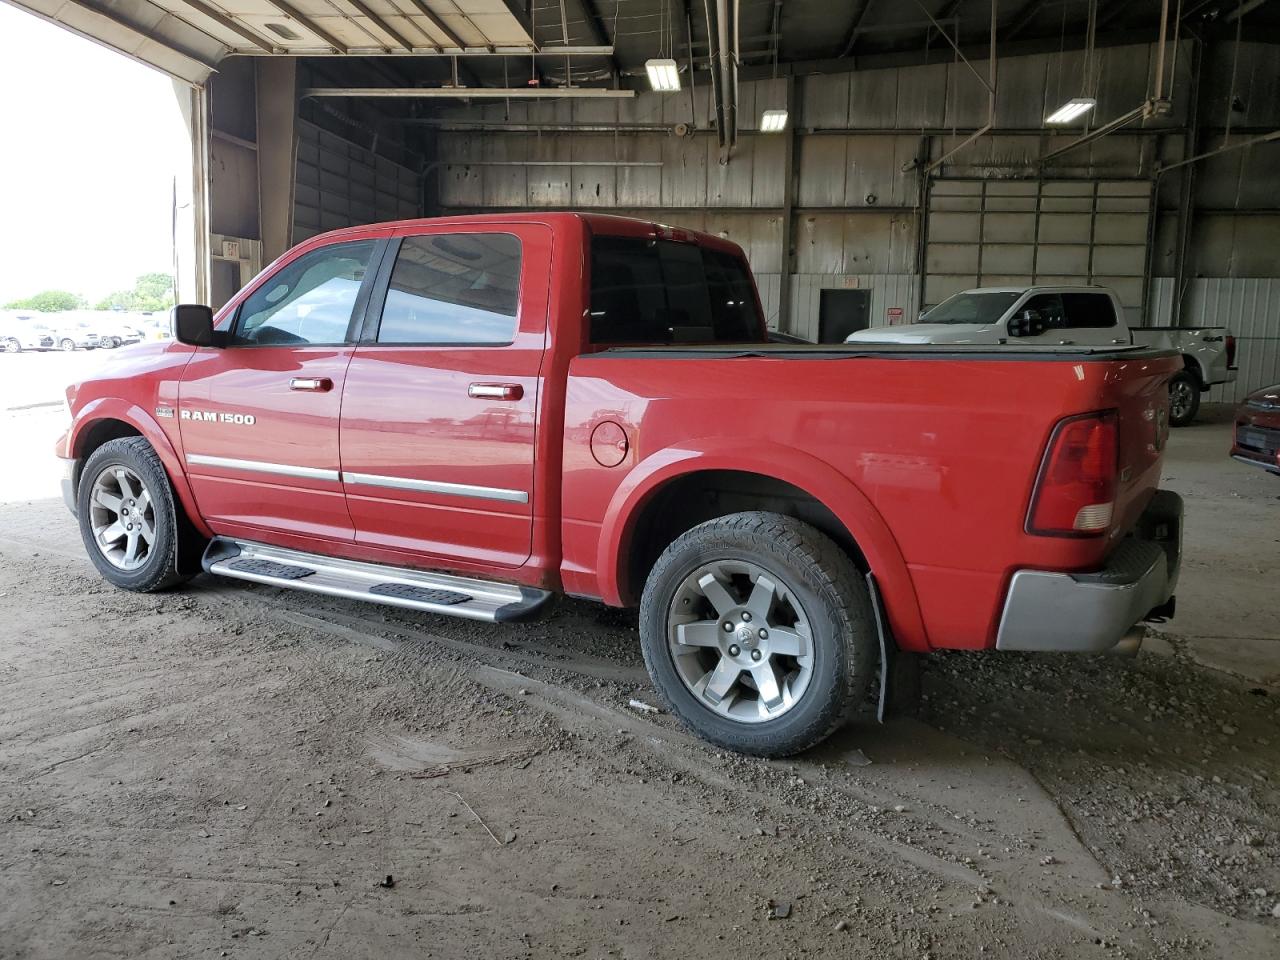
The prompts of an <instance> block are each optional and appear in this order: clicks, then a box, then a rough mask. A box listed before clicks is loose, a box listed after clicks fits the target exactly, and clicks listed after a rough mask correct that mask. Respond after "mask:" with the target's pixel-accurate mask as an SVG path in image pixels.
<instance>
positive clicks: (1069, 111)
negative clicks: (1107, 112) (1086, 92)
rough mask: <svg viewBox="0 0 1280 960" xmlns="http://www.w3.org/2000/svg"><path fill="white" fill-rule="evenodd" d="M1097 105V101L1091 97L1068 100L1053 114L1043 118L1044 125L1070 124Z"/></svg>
mask: <svg viewBox="0 0 1280 960" xmlns="http://www.w3.org/2000/svg"><path fill="white" fill-rule="evenodd" d="M1097 105H1098V101H1097V100H1095V99H1093V97H1076V98H1075V99H1074V100H1068V101H1067V102H1066V103H1064V104H1063V105H1062V106H1060V107H1059V108H1058V109H1057V110H1055V111H1053V113H1051V114H1049V115H1048V116H1047V117H1045V118H1044V122H1045V123H1070V122H1071V121H1072V120H1075V119H1076V118H1077V117H1082V116H1084V115H1085V114H1086V113H1088V112H1089V111H1090V110H1092V109H1093V108H1094V107H1096V106H1097Z"/></svg>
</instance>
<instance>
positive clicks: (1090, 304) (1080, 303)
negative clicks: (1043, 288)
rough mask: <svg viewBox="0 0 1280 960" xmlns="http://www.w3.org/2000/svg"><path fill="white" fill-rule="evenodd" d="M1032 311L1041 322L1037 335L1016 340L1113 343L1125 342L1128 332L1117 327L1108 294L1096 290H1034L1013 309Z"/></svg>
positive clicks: (1047, 342) (1054, 342)
mask: <svg viewBox="0 0 1280 960" xmlns="http://www.w3.org/2000/svg"><path fill="white" fill-rule="evenodd" d="M1026 309H1031V310H1035V311H1037V312H1038V313H1039V314H1040V317H1041V319H1042V320H1043V321H1044V323H1045V331H1044V333H1042V334H1040V335H1039V336H1037V337H1023V338H1022V339H1021V340H1020V341H1019V342H1020V343H1046V344H1064V343H1066V344H1090V345H1098V346H1114V345H1118V344H1122V343H1128V342H1129V336H1128V334H1129V331H1128V328H1126V327H1121V326H1120V324H1119V320H1118V318H1117V316H1116V310H1115V304H1114V303H1113V302H1112V300H1111V297H1110V295H1109V294H1107V293H1105V292H1102V291H1099V292H1097V293H1093V292H1091V291H1090V292H1072V291H1066V290H1064V291H1062V292H1061V293H1038V294H1035V295H1034V296H1032V297H1031V298H1030V299H1028V300H1027V302H1026V303H1024V304H1023V305H1022V306H1020V307H1019V308H1018V310H1017V311H1016V312H1019V313H1020V312H1021V311H1023V310H1026Z"/></svg>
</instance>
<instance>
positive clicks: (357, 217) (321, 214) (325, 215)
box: [293, 120, 421, 243]
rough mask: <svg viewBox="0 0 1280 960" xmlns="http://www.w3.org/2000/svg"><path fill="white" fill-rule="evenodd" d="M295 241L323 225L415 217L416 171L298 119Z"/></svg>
mask: <svg viewBox="0 0 1280 960" xmlns="http://www.w3.org/2000/svg"><path fill="white" fill-rule="evenodd" d="M297 127H298V159H297V165H296V168H295V182H296V186H295V189H294V207H293V242H294V243H299V242H301V241H302V240H305V239H307V238H308V237H312V236H315V235H316V234H317V233H322V232H324V231H326V230H335V229H338V228H339V227H349V226H353V225H356V224H363V223H377V222H378V221H381V220H403V219H407V218H410V217H416V216H418V215H419V211H420V206H421V202H420V198H419V178H418V174H417V173H416V172H414V171H413V170H410V169H409V168H408V167H402V166H400V165H399V164H395V163H392V162H391V161H389V160H387V159H386V158H385V157H379V156H375V155H374V154H372V153H370V152H369V151H368V150H366V149H365V148H364V147H362V146H360V145H359V144H355V143H352V142H351V141H349V140H344V139H343V138H342V137H339V136H335V135H334V134H332V133H330V132H328V131H327V130H321V129H320V128H319V127H317V126H315V125H314V124H310V123H307V122H305V121H302V120H299V121H298V125H297Z"/></svg>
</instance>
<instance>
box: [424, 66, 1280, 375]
mask: <svg viewBox="0 0 1280 960" xmlns="http://www.w3.org/2000/svg"><path fill="white" fill-rule="evenodd" d="M1155 52H1156V51H1155V47H1154V45H1151V44H1143V45H1135V46H1125V47H1112V48H1108V49H1104V50H1101V51H1098V53H1097V56H1098V58H1099V64H1098V71H1099V77H1100V80H1099V84H1098V90H1097V97H1098V107H1097V109H1096V111H1095V112H1094V115H1093V120H1094V123H1095V125H1096V124H1097V123H1101V122H1104V121H1106V120H1109V119H1111V118H1113V117H1116V116H1118V115H1120V114H1122V113H1125V112H1126V111H1128V110H1130V109H1131V108H1133V107H1135V106H1137V105H1138V104H1139V103H1141V102H1142V100H1143V99H1144V98H1145V96H1146V95H1147V91H1148V88H1149V83H1150V80H1151V77H1152V75H1153V71H1154V68H1155ZM1235 54H1236V51H1235V50H1234V49H1233V47H1232V46H1231V45H1230V44H1218V45H1217V46H1213V47H1210V48H1209V51H1208V53H1207V54H1206V60H1205V64H1206V65H1205V70H1204V81H1203V82H1204V83H1205V84H1206V85H1207V88H1206V96H1205V100H1204V103H1205V104H1207V106H1203V107H1202V109H1201V123H1202V124H1203V125H1205V126H1207V127H1208V130H1207V131H1206V132H1205V133H1204V134H1203V136H1202V137H1201V140H1200V142H1199V143H1198V144H1197V145H1196V146H1195V149H1196V150H1198V151H1203V150H1207V149H1212V148H1213V147H1214V146H1215V145H1217V144H1218V143H1220V142H1222V140H1223V137H1224V133H1223V131H1222V130H1221V127H1222V126H1223V125H1224V124H1225V122H1226V120H1227V118H1228V117H1230V123H1231V126H1232V130H1233V131H1234V132H1233V133H1232V136H1233V137H1238V136H1248V135H1249V131H1259V130H1263V129H1274V128H1275V127H1277V126H1280V79H1277V75H1276V72H1275V69H1274V48H1273V47H1270V46H1267V45H1263V44H1248V43H1245V44H1242V45H1241V46H1240V48H1239V51H1238V56H1237V55H1235ZM1082 58H1083V53H1082V52H1081V51H1068V52H1066V53H1062V54H1040V55H1033V56H1025V57H1011V58H1005V59H1004V60H1002V61H1001V63H1000V72H999V76H1000V83H999V94H998V97H997V117H996V123H995V126H996V132H995V133H994V134H991V135H988V136H986V137H984V138H982V139H980V140H979V141H977V142H976V143H974V144H973V145H972V146H971V147H969V148H967V149H966V150H964V151H963V152H961V153H959V154H957V155H956V156H955V157H953V158H951V159H950V160H949V161H948V162H947V163H946V164H945V165H944V166H942V167H941V168H939V169H938V170H936V171H935V172H934V174H933V176H934V177H935V178H937V179H936V180H935V181H934V182H935V183H937V182H941V181H943V180H947V181H951V182H954V181H957V180H970V181H975V180H976V181H984V182H987V183H989V184H996V183H999V184H1002V186H999V187H994V189H993V192H995V193H1006V194H1007V193H1017V192H1018V191H1020V190H1028V189H1030V190H1033V192H1035V191H1039V188H1035V187H1033V185H1034V184H1035V183H1038V182H1052V183H1054V184H1058V185H1059V186H1055V187H1053V188H1052V190H1058V191H1059V192H1062V191H1065V192H1066V193H1070V192H1071V191H1072V189H1074V186H1073V183H1072V181H1075V182H1077V183H1079V184H1080V185H1081V188H1082V189H1087V190H1090V191H1092V192H1091V193H1090V196H1091V197H1092V198H1093V200H1092V203H1094V204H1096V202H1097V197H1098V196H1099V195H1101V190H1102V188H1100V187H1096V186H1089V187H1085V186H1084V185H1085V184H1099V183H1108V184H1112V185H1115V184H1124V183H1125V182H1129V183H1131V184H1133V185H1134V190H1132V191H1129V190H1128V187H1125V188H1124V190H1125V192H1126V197H1125V202H1126V203H1128V202H1129V201H1130V200H1132V201H1133V203H1134V204H1136V206H1133V208H1132V209H1130V208H1129V207H1128V206H1127V207H1126V208H1125V211H1124V213H1125V214H1126V215H1132V216H1131V219H1132V220H1133V222H1134V224H1137V223H1138V222H1139V221H1142V223H1143V224H1144V225H1145V224H1148V223H1149V225H1150V229H1149V230H1147V231H1142V232H1144V233H1145V236H1144V237H1143V238H1141V240H1140V242H1137V243H1135V242H1130V241H1134V240H1139V238H1138V236H1137V234H1136V233H1133V232H1132V231H1131V233H1130V234H1128V235H1126V236H1125V237H1124V238H1122V239H1120V240H1115V235H1114V232H1113V231H1110V230H1109V228H1107V225H1106V224H1102V225H1101V226H1102V227H1103V229H1101V230H1100V231H1093V232H1097V233H1098V235H1097V236H1096V237H1094V236H1092V234H1091V239H1090V242H1089V244H1088V246H1089V256H1090V261H1089V269H1088V271H1087V272H1086V273H1080V272H1079V271H1076V272H1072V271H1070V270H1065V271H1058V274H1055V275H1061V276H1077V275H1078V276H1087V277H1091V278H1095V280H1096V282H1113V283H1115V282H1116V278H1118V280H1119V284H1117V285H1123V286H1125V287H1126V289H1125V290H1124V291H1122V292H1123V295H1124V296H1125V297H1126V302H1127V303H1129V304H1131V305H1132V306H1133V310H1132V312H1133V316H1132V317H1131V319H1139V317H1138V314H1139V313H1140V308H1139V306H1138V305H1140V303H1141V300H1142V294H1143V292H1144V290H1149V291H1150V294H1149V295H1150V297H1151V300H1152V302H1151V303H1150V304H1149V306H1148V309H1149V310H1158V309H1163V310H1164V315H1165V316H1167V315H1168V303H1169V292H1168V291H1169V289H1171V287H1170V286H1169V284H1170V283H1171V281H1169V282H1168V283H1166V281H1165V280H1163V279H1162V278H1165V277H1170V276H1172V274H1173V272H1174V270H1175V264H1176V256H1175V252H1174V251H1175V248H1176V238H1177V233H1178V207H1179V195H1180V190H1181V186H1182V177H1183V175H1184V173H1185V168H1184V169H1183V170H1182V171H1174V172H1172V173H1170V174H1168V175H1164V176H1160V177H1158V178H1157V176H1156V171H1157V169H1158V167H1159V165H1160V164H1162V163H1172V162H1176V161H1177V160H1179V159H1181V158H1182V157H1183V156H1184V151H1185V150H1186V149H1187V139H1186V135H1185V130H1184V129H1183V125H1184V124H1185V122H1186V105H1187V103H1188V100H1189V96H1188V90H1189V78H1190V63H1191V61H1192V58H1191V56H1190V49H1189V46H1187V45H1184V47H1183V48H1182V49H1181V50H1179V56H1178V57H1177V67H1176V77H1175V83H1174V88H1173V90H1174V94H1173V111H1172V113H1171V115H1169V116H1167V117H1160V118H1152V119H1149V120H1144V121H1140V122H1139V123H1137V124H1134V125H1131V126H1129V127H1126V128H1124V129H1122V130H1120V131H1118V132H1116V133H1113V134H1112V135H1110V136H1108V137H1105V138H1102V139H1100V140H1097V141H1094V142H1092V143H1091V144H1089V145H1087V146H1084V147H1081V148H1077V149H1075V150H1073V151H1071V152H1070V153H1067V154H1064V155H1063V156H1061V157H1059V158H1057V159H1055V160H1053V161H1052V162H1048V163H1046V162H1043V161H1042V160H1041V158H1042V157H1043V156H1044V155H1045V154H1046V153H1047V152H1049V151H1052V150H1054V149H1056V148H1058V147H1060V146H1065V145H1067V144H1068V143H1070V142H1071V141H1072V140H1073V139H1074V138H1075V137H1077V136H1078V135H1079V133H1080V132H1081V131H1080V130H1074V129H1073V130H1065V131H1062V132H1057V131H1055V132H1053V133H1050V132H1049V131H1047V130H1046V129H1045V128H1044V124H1043V118H1044V116H1045V115H1046V113H1048V112H1049V111H1050V110H1051V109H1052V108H1053V107H1056V106H1058V105H1059V104H1061V103H1062V102H1064V101H1065V100H1066V99H1069V98H1070V97H1073V96H1076V95H1078V94H1079V89H1078V85H1079V77H1080V76H1081V68H1082ZM973 67H974V69H975V70H976V71H977V72H978V73H981V74H985V71H986V65H985V64H984V63H982V62H981V61H974V62H973ZM787 82H788V81H787V80H785V79H778V80H767V81H755V82H744V83H743V84H742V85H741V95H740V116H741V117H742V118H743V120H744V132H743V135H742V136H741V137H740V140H739V144H740V146H739V148H738V150H737V152H736V153H735V154H734V156H733V158H732V159H731V161H730V162H729V163H728V164H722V163H721V162H720V157H719V155H718V152H717V149H716V146H715V136H714V133H712V132H711V125H710V122H709V106H710V104H709V90H708V85H707V84H705V83H703V84H700V85H699V86H698V88H697V93H696V94H694V93H693V92H691V91H690V90H688V89H686V90H684V91H682V92H681V93H680V94H678V95H660V94H653V93H641V94H639V95H637V96H636V97H635V99H633V100H624V101H600V102H592V101H560V102H555V101H548V102H541V101H539V102H516V101H513V102H511V103H509V104H503V103H487V104H476V105H471V106H466V105H461V106H458V107H456V108H450V109H449V110H448V111H447V112H446V113H445V115H444V119H445V120H446V121H454V122H456V123H458V124H459V125H463V124H477V125H482V126H483V129H476V130H462V129H455V130H449V129H445V130H442V131H441V132H439V133H438V135H437V138H436V148H437V152H436V156H437V157H438V158H439V159H441V160H442V161H444V163H443V165H442V166H441V167H440V168H439V171H438V174H437V180H436V182H435V183H434V184H433V186H434V187H435V188H436V191H437V204H438V207H439V208H440V209H441V210H442V212H462V211H471V210H494V209H527V208H542V209H548V208H585V209H600V210H608V211H611V212H618V213H623V214H629V215H634V216H640V217H644V218H647V219H653V220H657V221H659V222H664V223H669V224H673V225H681V226H689V227H694V228H697V229H703V230H707V231H710V232H712V233H717V234H721V235H723V236H726V237H728V238H730V239H732V240H734V241H736V242H738V243H740V244H741V245H742V246H743V248H744V249H745V250H746V251H747V255H748V257H749V258H750V260H751V263H752V266H753V268H754V269H755V271H756V273H757V277H758V279H759V284H760V292H761V299H762V301H763V302H764V304H765V309H766V311H767V313H768V315H769V318H770V322H771V323H773V324H777V323H778V322H779V319H780V316H781V314H783V313H787V315H788V316H787V320H786V322H785V324H783V326H785V328H786V329H787V330H788V331H789V332H793V333H797V334H800V335H804V336H813V335H814V334H815V333H816V331H817V329H818V306H819V303H820V300H821V291H822V290H823V289H829V288H846V289H847V288H849V287H851V286H855V285H856V286H858V287H859V288H861V289H867V290H870V291H871V322H872V323H873V324H884V323H887V322H889V320H890V319H891V318H890V315H889V313H888V311H889V310H890V308H899V309H901V310H902V319H903V320H907V321H909V320H911V319H912V318H914V316H915V315H916V314H917V312H918V310H919V307H920V299H921V297H920V289H921V286H922V282H921V277H920V267H919V262H920V259H921V257H922V255H923V253H924V250H925V244H924V243H923V239H924V238H922V236H921V232H922V229H923V230H924V231H925V232H926V233H928V234H929V236H931V237H936V236H937V234H936V233H934V232H931V231H930V229H929V226H930V225H929V224H922V222H921V220H922V218H921V216H920V214H919V206H920V198H921V195H922V190H921V184H920V173H919V172H918V171H919V164H918V163H917V162H916V161H917V158H920V157H924V158H938V157H941V156H943V154H945V153H946V152H948V151H949V150H951V149H952V148H953V147H954V146H956V145H958V144H959V143H960V142H961V141H962V140H963V139H964V138H965V137H966V136H967V135H968V134H969V132H971V131H972V130H974V129H976V128H978V127H979V126H981V125H982V124H983V123H984V122H985V121H986V119H987V117H986V111H987V103H986V92H985V90H984V89H983V88H982V86H981V85H980V84H979V83H977V81H976V80H975V79H974V77H973V76H972V75H971V74H970V72H969V69H968V68H967V67H966V66H965V65H964V64H957V63H953V62H944V63H938V64H934V65H928V66H910V67H899V68H892V69H882V70H865V71H855V72H850V73H837V74H825V75H809V76H803V77H796V78H795V79H794V80H793V81H792V82H793V83H794V84H795V85H796V90H795V94H794V99H795V102H796V103H797V104H798V111H797V112H798V115H797V116H794V117H792V123H791V132H790V133H789V134H784V135H782V136H771V135H758V134H755V133H754V132H753V128H754V127H755V125H756V123H757V122H758V118H759V115H760V112H761V111H762V110H763V109H765V108H767V107H778V106H783V105H785V102H786V84H787ZM1232 91H1234V94H1235V96H1236V97H1238V98H1240V99H1241V100H1242V102H1243V111H1242V110H1241V109H1238V108H1239V107H1240V106H1241V105H1240V104H1236V109H1233V108H1232V105H1231V96H1229V94H1230V93H1231V92H1232ZM676 124H692V125H693V127H694V128H695V131H694V132H693V133H692V134H690V135H686V136H678V135H676V133H675V132H674V127H675V125H676ZM538 126H541V127H543V128H544V129H543V130H542V131H541V132H539V131H538V130H536V129H532V128H534V127H538ZM584 127H587V128H589V129H583V128H584ZM1241 131H1243V132H1241ZM789 135H793V136H794V137H795V157H794V180H793V189H792V191H791V196H790V204H789V212H790V216H791V221H790V228H791V230H790V233H791V237H792V243H791V248H790V249H789V250H786V251H784V250H783V249H782V240H783V236H784V234H785V233H786V231H784V229H783V227H784V221H785V219H786V216H787V215H788V196H787V193H788V192H787V190H786V184H785V183H784V176H783V167H784V158H785V153H786V136H789ZM557 161H560V163H559V165H557ZM564 161H572V162H574V163H579V164H585V165H583V166H565V165H564ZM593 161H594V163H593ZM637 163H643V164H646V165H644V166H637V165H634V164H637ZM597 164H598V165H597ZM652 164H658V165H652ZM1277 168H1280V143H1274V144H1269V145H1266V146H1264V147H1255V148H1251V149H1246V150H1237V151H1233V152H1230V153H1225V154H1223V155H1221V156H1220V157H1215V158H1213V159H1211V160H1208V161H1205V162H1203V163H1201V164H1198V165H1197V166H1196V168H1195V170H1196V177H1195V206H1196V213H1195V216H1194V218H1193V220H1192V230H1191V251H1190V256H1189V260H1188V262H1187V264H1186V272H1187V275H1188V276H1193V277H1195V278H1196V279H1195V280H1194V281H1191V282H1190V283H1189V285H1188V293H1187V300H1186V301H1184V312H1185V319H1186V321H1187V322H1198V321H1196V320H1195V318H1196V317H1199V316H1202V315H1205V316H1207V315H1208V313H1210V312H1211V313H1212V314H1213V315H1214V316H1215V317H1216V319H1217V320H1218V322H1221V323H1226V324H1228V325H1230V326H1232V327H1234V328H1235V329H1236V330H1237V332H1238V333H1240V334H1241V337H1242V341H1241V342H1242V351H1245V352H1242V358H1244V359H1242V363H1243V364H1245V366H1244V367H1243V369H1242V371H1241V381H1240V382H1241V388H1240V389H1243V388H1244V387H1245V386H1249V387H1252V386H1257V385H1258V381H1259V380H1265V379H1268V378H1269V379H1271V380H1280V368H1277V359H1276V348H1275V340H1274V338H1275V337H1276V336H1278V335H1280V333H1278V331H1280V319H1277V317H1276V314H1275V306H1274V304H1275V302H1276V300H1275V296H1276V295H1275V292H1274V290H1273V289H1272V287H1270V286H1268V284H1267V283H1264V282H1254V281H1260V280H1261V279H1263V278H1280V257H1277V256H1276V254H1275V250H1276V249H1277V248H1280V197H1278V196H1277V191H1276V189H1275V177H1274V173H1273V171H1274V170H1275V169H1277ZM1018 181H1022V183H1021V184H1019V183H1018ZM1149 185H1154V195H1153V197H1152V200H1151V202H1150V204H1149V206H1148V207H1147V209H1146V210H1145V211H1144V210H1140V209H1138V207H1141V206H1142V205H1143V200H1144V198H1145V196H1146V194H1147V192H1148V191H1149V190H1150V189H1151V187H1150V186H1149ZM1107 189H1112V187H1107ZM1116 189H1120V188H1118V187H1117V188H1116ZM1052 190H1051V191H1050V192H1052ZM1130 193H1131V194H1132V196H1130V195H1129V194H1130ZM1041 195H1042V194H1041ZM1055 202H1056V201H1055ZM1106 202H1107V203H1111V202H1112V201H1111V200H1110V199H1108V200H1107V201H1106ZM1096 214H1097V211H1094V213H1092V214H1091V216H1092V217H1094V221H1096ZM1094 221H1091V222H1094ZM1097 226H1098V224H1097V223H1096V222H1094V227H1097ZM1134 229H1135V230H1136V229H1137V228H1136V227H1135V228H1134ZM1092 230H1093V228H1091V231H1092ZM1109 238H1110V239H1109ZM974 239H975V241H976V240H977V239H978V238H977V237H975V238H974ZM1113 240H1114V241H1115V242H1111V241H1113ZM1072 252H1073V251H1067V253H1072ZM784 272H785V273H787V274H788V275H789V282H790V296H789V298H788V310H789V313H788V311H783V310H780V303H779V300H780V291H781V288H782V278H783V274H784ZM1042 272H1043V271H1042ZM1006 273H1007V274H1008V275H1010V276H1012V275H1014V274H1015V273H1017V271H1006ZM984 276H985V273H984ZM1148 277H1151V278H1154V279H1153V280H1152V281H1151V284H1150V285H1148V284H1147V283H1146V279H1147V278H1148ZM1228 281H1230V282H1228ZM1246 281H1247V282H1246ZM1264 290H1265V291H1268V292H1266V293H1263V292H1262V291H1264ZM1250 291H1252V292H1250ZM1161 298H1163V300H1162V299H1161ZM895 317H896V311H895ZM1154 319H1156V317H1154V316H1153V317H1152V320H1154ZM1148 322H1151V321H1148ZM1246 331H1247V333H1246ZM1249 353H1252V354H1254V360H1253V361H1249V360H1248V359H1247V356H1248V354H1249ZM1250 363H1252V365H1249V364H1250ZM1238 392H1239V390H1236V391H1233V393H1232V395H1234V393H1238ZM1215 396H1216V394H1215Z"/></svg>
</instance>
